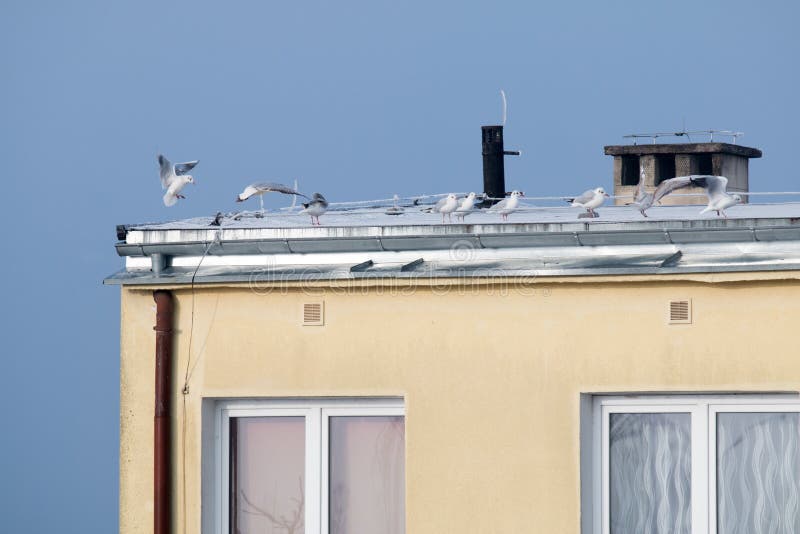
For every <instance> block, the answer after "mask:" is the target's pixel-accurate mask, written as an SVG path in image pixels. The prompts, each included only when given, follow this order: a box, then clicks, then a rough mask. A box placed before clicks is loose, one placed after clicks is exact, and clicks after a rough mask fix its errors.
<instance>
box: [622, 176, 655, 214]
mask: <svg viewBox="0 0 800 534" xmlns="http://www.w3.org/2000/svg"><path fill="white" fill-rule="evenodd" d="M645 176H646V174H645V172H644V169H642V172H641V174H640V175H639V183H638V184H636V191H634V194H633V202H629V203H628V204H626V205H627V206H636V207H637V208H638V209H639V213H641V214H642V215H643V216H645V217H647V214H646V213H645V211H647V209H648V208H650V206H652V205H653V193H648V192H647V191H645V188H644V179H645Z"/></svg>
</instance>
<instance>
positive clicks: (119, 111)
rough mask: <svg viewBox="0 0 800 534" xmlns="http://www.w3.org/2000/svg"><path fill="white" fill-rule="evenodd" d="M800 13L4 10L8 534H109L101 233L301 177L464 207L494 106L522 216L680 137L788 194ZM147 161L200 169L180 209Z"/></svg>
mask: <svg viewBox="0 0 800 534" xmlns="http://www.w3.org/2000/svg"><path fill="white" fill-rule="evenodd" d="M798 11H800V8H798V4H797V3H796V2H789V1H786V2H758V3H757V2H739V1H726V2H689V1H671V2H659V3H655V2H645V1H640V2H629V1H625V2H623V1H618V0H616V1H615V0H612V1H608V2H548V3H534V2H503V1H497V0H494V1H492V2H480V3H478V2H469V3H463V2H430V1H428V2H382V1H370V2H304V1H294V2H263V1H261V2H257V1H235V2H175V1H169V2H151V1H136V2H108V1H97V2H89V1H74V2H62V1H51V2H46V1H35V0H29V1H17V0H5V1H4V2H2V4H0V72H2V77H1V78H0V124H2V127H0V177H2V184H3V195H4V198H5V199H6V202H5V203H4V204H5V205H4V209H5V212H6V217H5V220H6V232H5V239H6V244H5V245H4V249H5V252H4V254H3V261H2V262H0V264H1V265H2V276H0V281H1V283H2V289H3V294H4V295H5V301H6V303H7V304H8V305H9V306H8V308H7V311H6V313H5V314H4V320H3V321H2V325H1V326H0V328H2V339H3V341H4V350H3V351H2V356H0V358H2V359H1V360H0V391H2V392H3V394H4V395H3V396H4V398H5V400H6V403H7V405H6V410H5V413H6V415H5V424H4V429H5V430H4V431H3V432H2V439H0V473H2V475H0V497H1V498H0V516H2V517H3V523H4V527H5V529H4V530H7V531H8V532H15V533H20V534H22V533H28V532H31V533H39V532H45V531H57V532H60V533H72V532H75V533H78V532H80V533H89V532H92V533H94V532H97V533H108V532H113V531H115V530H116V528H117V498H118V497H117V493H118V492H117V480H118V475H117V468H118V458H117V450H118V409H119V400H118V395H119V385H118V384H119V382H118V372H119V363H118V362H119V350H118V349H119V345H118V344H119V294H118V290H117V289H116V288H113V287H102V286H101V285H100V283H101V280H102V278H103V277H104V276H105V275H108V274H110V273H111V272H113V271H115V270H117V269H119V268H120V267H121V266H122V260H121V259H120V258H118V257H117V256H116V253H115V251H114V248H113V244H114V241H115V234H114V226H115V225H116V224H120V223H134V222H144V221H154V220H164V219H169V218H183V217H189V216H195V215H211V214H213V213H215V212H216V211H217V210H224V211H228V210H233V209H235V208H236V205H235V203H234V202H233V200H234V197H235V195H236V194H237V193H238V192H239V191H241V189H242V188H243V186H244V185H246V184H247V183H249V182H251V181H255V180H271V181H283V182H286V183H291V181H292V180H293V179H295V178H299V180H300V184H301V189H303V190H305V191H320V192H323V193H324V194H325V195H326V197H327V198H328V199H329V200H331V201H347V200H357V199H369V198H386V197H390V196H391V195H392V194H395V193H397V194H400V195H412V194H420V193H438V192H447V191H451V190H454V191H467V190H478V191H479V190H480V187H481V184H482V182H481V161H480V148H479V146H480V125H481V124H487V123H496V122H498V121H499V119H500V99H499V96H498V91H499V89H500V88H503V89H505V91H506V93H507V94H508V98H509V118H508V122H507V127H506V145H507V146H508V147H509V148H519V149H522V150H523V152H524V154H523V156H522V157H520V158H511V159H510V160H509V162H508V164H507V184H508V186H509V188H512V187H513V188H518V189H522V190H524V191H525V192H526V194H527V195H529V196H530V195H539V194H541V195H551V194H556V195H560V194H570V193H576V192H580V191H583V190H584V189H586V188H588V187H593V186H596V185H602V186H605V187H607V188H609V187H610V186H611V158H609V157H608V156H604V155H603V151H602V147H603V145H606V144H617V143H620V142H622V138H621V136H622V135H624V134H626V133H631V132H634V131H654V130H659V131H660V130H678V129H680V128H682V127H683V124H684V121H685V124H686V127H687V128H688V129H708V128H719V129H737V130H741V131H744V132H745V133H746V135H745V136H744V137H743V138H742V139H741V143H742V144H746V145H750V146H755V147H758V148H761V149H763V150H764V158H763V159H761V160H756V161H753V162H752V164H751V175H750V177H751V190H754V191H775V190H787V189H788V190H797V189H800V187H798V184H797V181H798V178H800V173H798V172H797V170H796V168H794V167H793V166H792V160H793V159H796V157H794V154H793V153H794V151H795V150H796V148H795V144H796V138H797V132H798V128H800V111H799V110H800V107H798V105H797V95H798V94H800V91H799V90H798V89H800V87H799V86H800V74H799V73H800V70H799V69H798V68H797V58H798V57H800V37H798V32H797V31H796V27H795V26H796V22H797V21H798V20H800V13H799V12H798ZM159 151H161V152H163V153H165V154H166V155H167V156H168V157H170V158H171V159H173V160H177V161H185V160H189V159H200V164H199V165H198V166H197V168H196V169H195V172H194V176H195V177H196V179H197V181H198V184H197V186H195V187H191V186H189V188H187V190H186V191H185V192H186V195H187V196H188V199H187V200H185V201H181V202H179V203H178V205H177V206H175V207H174V208H169V209H168V208H165V207H164V206H163V205H162V203H161V194H162V192H161V189H160V185H159V183H158V175H157V165H156V161H155V157H156V154H157V152H159ZM271 202H273V203H274V202H279V203H280V202H283V201H277V200H271ZM273 205H275V204H273ZM278 205H279V204H278Z"/></svg>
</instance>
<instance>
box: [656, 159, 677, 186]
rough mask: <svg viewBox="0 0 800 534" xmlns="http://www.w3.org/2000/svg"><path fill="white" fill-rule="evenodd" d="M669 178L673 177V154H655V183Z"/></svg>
mask: <svg viewBox="0 0 800 534" xmlns="http://www.w3.org/2000/svg"><path fill="white" fill-rule="evenodd" d="M670 178H675V156H674V155H673V154H661V155H658V156H656V179H655V184H656V185H658V184H660V183H661V182H663V181H664V180H669V179H670Z"/></svg>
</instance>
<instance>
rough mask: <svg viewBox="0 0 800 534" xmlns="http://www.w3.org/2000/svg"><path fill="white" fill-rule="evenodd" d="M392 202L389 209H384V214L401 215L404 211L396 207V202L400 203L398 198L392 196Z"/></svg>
mask: <svg viewBox="0 0 800 534" xmlns="http://www.w3.org/2000/svg"><path fill="white" fill-rule="evenodd" d="M392 200H393V201H394V203H393V205H392V206H391V207H389V208H386V211H385V212H384V213H386V215H402V214H403V212H404V211H405V209H403V208H402V207H400V206H398V204H397V203H398V202H400V197H399V196H397V195H394V197H392Z"/></svg>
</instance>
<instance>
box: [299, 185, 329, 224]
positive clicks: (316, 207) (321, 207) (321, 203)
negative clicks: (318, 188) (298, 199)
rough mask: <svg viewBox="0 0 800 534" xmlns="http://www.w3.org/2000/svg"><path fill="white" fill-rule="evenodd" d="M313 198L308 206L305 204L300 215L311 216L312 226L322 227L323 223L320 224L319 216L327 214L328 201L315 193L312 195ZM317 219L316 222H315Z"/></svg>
mask: <svg viewBox="0 0 800 534" xmlns="http://www.w3.org/2000/svg"><path fill="white" fill-rule="evenodd" d="M311 196H312V197H313V198H312V199H311V201H309V202H308V203H306V204H303V208H304V209H303V211H301V212H300V213H307V214H308V215H310V216H311V224H312V225H314V224H316V225H318V226H319V225H321V224H322V223H320V222H319V216H320V215H322V214H323V213H325V212H326V211H327V210H328V201H327V200H325V197H323V196H322V195H321V194H320V193H314V194H313V195H311ZM315 219H316V222H314V220H315Z"/></svg>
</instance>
